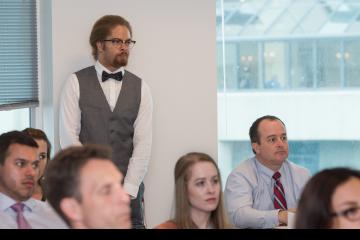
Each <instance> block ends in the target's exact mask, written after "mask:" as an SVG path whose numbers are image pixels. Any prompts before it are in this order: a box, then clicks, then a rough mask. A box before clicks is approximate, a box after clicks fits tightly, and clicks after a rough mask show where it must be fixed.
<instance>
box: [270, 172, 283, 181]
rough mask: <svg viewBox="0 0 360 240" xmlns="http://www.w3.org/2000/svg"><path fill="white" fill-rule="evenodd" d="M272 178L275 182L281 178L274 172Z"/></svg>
mask: <svg viewBox="0 0 360 240" xmlns="http://www.w3.org/2000/svg"><path fill="white" fill-rule="evenodd" d="M272 177H273V179H274V180H275V181H278V180H279V179H280V177H281V174H280V173H279V172H276V173H274V175H273V176H272Z"/></svg>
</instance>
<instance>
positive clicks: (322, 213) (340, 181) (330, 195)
mask: <svg viewBox="0 0 360 240" xmlns="http://www.w3.org/2000/svg"><path fill="white" fill-rule="evenodd" d="M295 228H301V229H317V228H345V229H360V171H358V170H353V169H349V168H333V169H325V170H322V171H320V172H319V173H317V174H315V175H314V176H313V177H312V178H311V179H310V180H309V181H308V183H307V184H306V185H305V187H304V190H303V192H302V194H301V198H300V200H299V205H298V211H297V213H296V220H295Z"/></svg>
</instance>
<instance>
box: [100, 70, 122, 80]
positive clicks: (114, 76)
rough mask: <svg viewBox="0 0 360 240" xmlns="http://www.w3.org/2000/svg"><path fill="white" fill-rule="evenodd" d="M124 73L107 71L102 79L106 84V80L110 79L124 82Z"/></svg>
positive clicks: (103, 73)
mask: <svg viewBox="0 0 360 240" xmlns="http://www.w3.org/2000/svg"><path fill="white" fill-rule="evenodd" d="M122 77H123V76H122V72H121V71H120V72H117V73H107V72H105V71H103V72H102V75H101V79H102V81H103V82H105V81H106V80H108V79H109V78H112V79H115V80H117V81H121V80H122Z"/></svg>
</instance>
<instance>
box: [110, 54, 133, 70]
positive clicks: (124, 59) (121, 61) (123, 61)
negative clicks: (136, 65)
mask: <svg viewBox="0 0 360 240" xmlns="http://www.w3.org/2000/svg"><path fill="white" fill-rule="evenodd" d="M128 57H129V54H127V53H122V54H118V55H116V57H115V58H114V60H113V61H112V65H113V67H114V68H120V67H124V66H126V65H127V63H128Z"/></svg>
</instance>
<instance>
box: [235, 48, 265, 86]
mask: <svg viewBox="0 0 360 240" xmlns="http://www.w3.org/2000/svg"><path fill="white" fill-rule="evenodd" d="M238 46H239V59H240V66H239V69H238V79H237V80H238V86H237V87H238V89H249V88H258V87H259V84H260V83H259V82H258V79H259V78H258V64H259V62H258V53H257V52H258V51H257V44H256V43H250V42H241V43H239V45H238Z"/></svg>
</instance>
